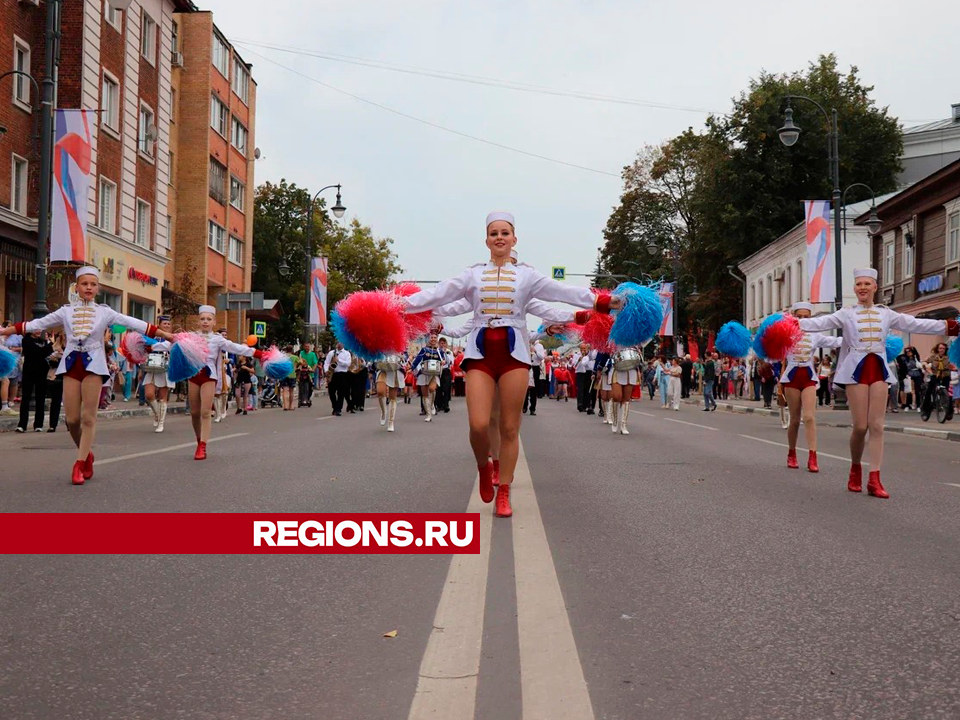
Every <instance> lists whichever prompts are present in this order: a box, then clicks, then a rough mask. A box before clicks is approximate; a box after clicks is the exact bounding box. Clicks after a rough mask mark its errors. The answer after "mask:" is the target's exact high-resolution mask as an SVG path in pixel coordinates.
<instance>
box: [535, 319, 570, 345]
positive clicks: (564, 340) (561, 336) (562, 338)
mask: <svg viewBox="0 0 960 720" xmlns="http://www.w3.org/2000/svg"><path fill="white" fill-rule="evenodd" d="M537 332H538V333H540V334H542V335H545V334H546V332H547V325H545V324H541V325H540V327H538V328H537ZM550 337H552V338H553V339H554V340H558V341H559V342H560V344H561V345H569V344H570V343H572V342H575V341H576V338H570V337H568V336H567V334H566V333H562V332H558V333H554V334H553V335H551V336H550Z"/></svg>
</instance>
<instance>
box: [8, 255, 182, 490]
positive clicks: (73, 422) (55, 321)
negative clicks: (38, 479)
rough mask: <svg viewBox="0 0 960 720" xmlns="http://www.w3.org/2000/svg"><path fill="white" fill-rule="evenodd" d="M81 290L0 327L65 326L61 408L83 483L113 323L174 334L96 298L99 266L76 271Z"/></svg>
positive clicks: (76, 475) (76, 477)
mask: <svg viewBox="0 0 960 720" xmlns="http://www.w3.org/2000/svg"><path fill="white" fill-rule="evenodd" d="M76 287H77V295H79V297H80V299H79V300H78V301H77V302H75V303H71V304H70V305H64V306H62V307H61V308H59V309H58V310H56V311H54V312H52V313H50V314H49V315H44V316H43V317H42V318H38V319H37V320H28V321H26V322H20V323H17V324H16V325H12V326H10V327H9V328H5V329H4V330H2V331H0V334H2V335H10V334H12V333H13V332H17V333H19V334H21V335H22V334H25V333H31V332H37V331H43V330H50V329H52V328H55V327H62V328H63V330H64V332H65V334H66V336H67V344H66V347H64V350H63V357H62V358H61V359H60V365H59V366H58V367H57V375H61V376H63V378H64V380H63V409H64V413H65V415H66V423H67V430H69V432H70V437H71V438H72V439H73V442H74V444H75V445H76V446H77V460H76V462H74V464H73V471H72V473H71V477H70V479H71V482H73V484H74V485H83V483H84V481H85V480H89V479H90V478H92V477H93V461H94V457H93V452H92V450H93V440H94V436H95V435H96V425H97V409H98V407H99V404H100V391H101V389H102V388H103V383H104V380H105V378H108V377H109V376H110V371H109V370H108V369H107V354H106V352H105V350H104V347H103V338H104V336H105V334H106V332H107V330H108V329H110V327H112V326H113V325H123V326H124V327H127V328H129V329H131V330H135V331H136V332H139V333H142V334H143V335H146V336H148V337H163V338H169V337H171V336H170V335H168V334H167V333H165V332H163V331H162V330H158V329H157V327H156V326H155V325H150V324H148V323H146V322H144V321H143V320H138V319H137V318H135V317H130V316H129V315H123V314H121V313H118V312H117V311H116V310H114V309H113V308H110V307H108V306H106V305H99V304H98V303H96V302H94V298H96V296H97V294H98V293H99V292H100V272H99V271H98V270H97V269H96V268H95V267H82V268H80V269H79V270H77V273H76Z"/></svg>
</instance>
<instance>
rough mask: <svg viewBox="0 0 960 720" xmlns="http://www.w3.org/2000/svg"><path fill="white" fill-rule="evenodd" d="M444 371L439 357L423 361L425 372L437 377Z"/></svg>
mask: <svg viewBox="0 0 960 720" xmlns="http://www.w3.org/2000/svg"><path fill="white" fill-rule="evenodd" d="M442 372H443V363H442V362H440V360H439V359H438V358H430V359H428V360H424V361H423V374H424V375H429V376H431V377H436V376H437V375H440V374H441V373H442Z"/></svg>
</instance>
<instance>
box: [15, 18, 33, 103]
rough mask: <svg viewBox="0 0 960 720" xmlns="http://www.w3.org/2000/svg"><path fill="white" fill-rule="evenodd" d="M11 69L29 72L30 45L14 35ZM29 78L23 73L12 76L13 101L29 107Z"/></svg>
mask: <svg viewBox="0 0 960 720" xmlns="http://www.w3.org/2000/svg"><path fill="white" fill-rule="evenodd" d="M13 69H14V70H19V71H20V72H22V73H27V74H28V75H29V74H30V46H29V45H27V44H26V43H25V42H24V41H23V40H21V39H20V38H18V37H17V36H16V35H14V36H13ZM30 88H31V85H30V80H29V79H28V78H26V77H24V76H23V75H14V76H13V102H14V103H16V104H17V105H19V106H21V107H22V108H24V109H26V110H29V109H30Z"/></svg>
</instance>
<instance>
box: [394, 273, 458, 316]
mask: <svg viewBox="0 0 960 720" xmlns="http://www.w3.org/2000/svg"><path fill="white" fill-rule="evenodd" d="M470 278H471V272H470V269H469V268H468V269H467V270H464V271H463V272H462V273H460V274H459V275H457V276H456V277H455V278H450V279H449V280H444V281H443V282H441V283H437V285H436V286H435V287H432V288H430V289H429V290H421V291H420V292H418V293H414V294H413V295H409V296H408V297H405V298H404V299H403V301H404V302H403V306H404V311H405V312H408V313H418V312H424V311H425V310H433V309H434V308H438V307H440V306H441V305H446V304H448V303H452V302H455V301H457V300H460V299H461V298H463V297H464V295H465V294H466V292H467V288H468V287H469V284H470Z"/></svg>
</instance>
